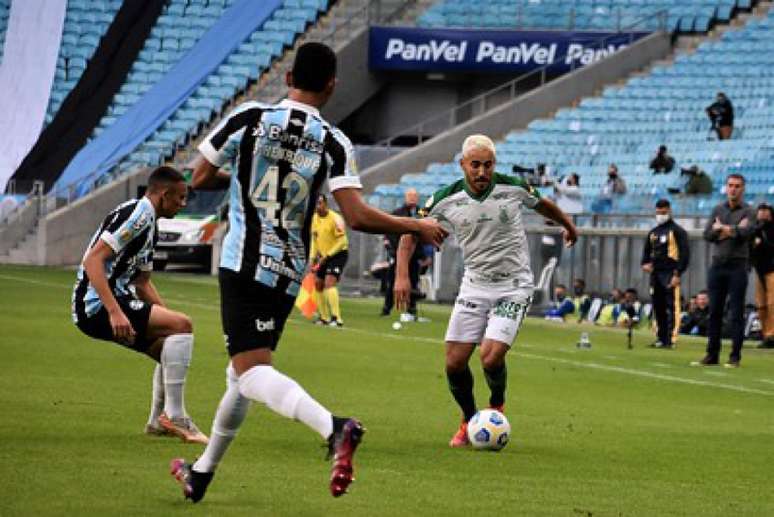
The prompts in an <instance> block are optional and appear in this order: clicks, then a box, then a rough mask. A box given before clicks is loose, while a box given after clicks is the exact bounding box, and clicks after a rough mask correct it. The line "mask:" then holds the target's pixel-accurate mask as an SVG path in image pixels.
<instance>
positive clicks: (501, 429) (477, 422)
mask: <svg viewBox="0 0 774 517" xmlns="http://www.w3.org/2000/svg"><path fill="white" fill-rule="evenodd" d="M510 436H511V424H510V423H508V419H507V418H505V415H503V414H502V413H500V412H499V411H497V410H496V409H482V410H481V411H479V412H478V413H476V414H475V415H473V418H471V419H470V421H469V422H468V439H469V440H470V444H471V445H472V446H473V448H474V449H482V450H490V451H499V450H500V449H502V448H503V447H505V446H506V445H507V444H508V440H509V439H510Z"/></svg>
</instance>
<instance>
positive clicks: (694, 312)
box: [680, 290, 710, 336]
mask: <svg viewBox="0 0 774 517" xmlns="http://www.w3.org/2000/svg"><path fill="white" fill-rule="evenodd" d="M709 318H710V308H709V293H708V292H707V291H706V290H704V291H699V294H697V295H696V303H695V305H694V306H693V307H691V309H690V311H689V312H688V314H687V316H686V318H685V320H684V321H683V323H682V325H681V326H680V333H681V334H692V335H695V336H706V335H707V328H708V326H709Z"/></svg>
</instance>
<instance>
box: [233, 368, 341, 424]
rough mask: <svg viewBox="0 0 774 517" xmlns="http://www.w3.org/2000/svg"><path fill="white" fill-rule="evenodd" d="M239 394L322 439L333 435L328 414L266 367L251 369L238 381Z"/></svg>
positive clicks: (285, 377)
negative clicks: (265, 406) (318, 434)
mask: <svg viewBox="0 0 774 517" xmlns="http://www.w3.org/2000/svg"><path fill="white" fill-rule="evenodd" d="M239 392H240V393H241V394H242V395H243V396H245V397H247V398H249V399H251V400H255V401H256V402H263V403H264V404H266V405H267V406H268V407H269V409H271V410H272V411H274V412H276V413H279V414H280V415H282V416H286V417H288V418H293V419H295V420H300V421H301V422H303V423H305V424H306V425H307V426H309V427H311V428H312V429H314V430H315V431H317V432H318V433H320V435H321V436H322V437H323V438H328V436H330V435H331V433H332V432H333V418H332V417H331V413H330V411H328V410H327V409H325V408H324V407H322V406H321V405H320V404H319V403H318V402H317V401H316V400H314V399H313V398H312V397H310V396H309V394H308V393H307V392H305V391H304V389H303V388H302V387H301V386H299V385H298V383H297V382H296V381H294V380H293V379H291V378H290V377H287V376H286V375H283V374H281V373H280V372H278V371H277V370H275V369H274V368H273V367H272V366H269V365H264V364H261V365H258V366H253V367H252V368H250V369H249V370H247V371H246V372H244V373H243V374H242V375H241V376H240V377H239Z"/></svg>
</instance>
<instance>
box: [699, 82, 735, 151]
mask: <svg viewBox="0 0 774 517" xmlns="http://www.w3.org/2000/svg"><path fill="white" fill-rule="evenodd" d="M706 111H707V116H708V117H709V119H710V122H712V129H714V130H715V132H716V133H717V135H718V140H728V139H730V138H731V133H733V131H734V106H733V105H732V104H731V101H730V100H728V97H726V94H725V93H723V92H718V95H717V97H716V98H715V102H713V103H712V104H710V105H709V106H707V110H706Z"/></svg>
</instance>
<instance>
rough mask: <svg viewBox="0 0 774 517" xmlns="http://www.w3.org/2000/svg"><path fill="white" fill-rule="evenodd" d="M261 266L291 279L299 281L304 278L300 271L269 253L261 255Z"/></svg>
mask: <svg viewBox="0 0 774 517" xmlns="http://www.w3.org/2000/svg"><path fill="white" fill-rule="evenodd" d="M261 267H262V268H263V269H268V270H269V271H271V272H273V273H277V274H278V275H282V276H285V277H288V278H290V279H291V280H295V281H296V282H299V283H300V282H301V280H303V279H302V277H301V274H300V273H298V272H297V271H296V270H295V269H293V268H290V267H288V266H286V265H285V264H283V263H282V262H279V261H278V260H276V259H274V258H272V257H270V256H268V255H261Z"/></svg>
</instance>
